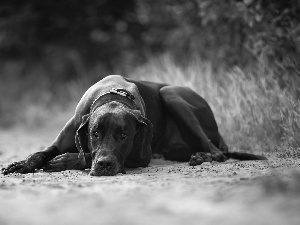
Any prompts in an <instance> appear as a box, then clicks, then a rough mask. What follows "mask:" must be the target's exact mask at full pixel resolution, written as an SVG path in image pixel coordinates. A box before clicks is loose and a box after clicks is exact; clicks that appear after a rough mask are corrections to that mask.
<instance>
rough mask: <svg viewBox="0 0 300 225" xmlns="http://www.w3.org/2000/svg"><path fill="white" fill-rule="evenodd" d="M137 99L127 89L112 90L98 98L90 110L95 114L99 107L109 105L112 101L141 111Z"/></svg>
mask: <svg viewBox="0 0 300 225" xmlns="http://www.w3.org/2000/svg"><path fill="white" fill-rule="evenodd" d="M134 99H135V97H134V96H133V95H132V94H131V93H130V92H129V91H127V90H126V89H123V88H118V89H116V88H112V89H111V90H110V91H108V92H105V93H104V94H102V95H100V96H99V97H97V98H96V99H95V100H94V101H93V103H92V105H91V108H90V112H94V111H95V110H96V109H97V108H98V107H100V106H102V105H104V104H106V103H109V102H111V101H117V102H120V103H122V104H124V105H126V106H127V107H129V108H131V109H135V110H137V109H139V108H138V106H137V105H136V103H135V101H134Z"/></svg>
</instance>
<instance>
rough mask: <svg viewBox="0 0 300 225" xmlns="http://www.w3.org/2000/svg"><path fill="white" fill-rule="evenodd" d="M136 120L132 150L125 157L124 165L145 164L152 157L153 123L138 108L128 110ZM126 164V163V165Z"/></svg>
mask: <svg viewBox="0 0 300 225" xmlns="http://www.w3.org/2000/svg"><path fill="white" fill-rule="evenodd" d="M129 112H130V114H131V115H133V116H134V117H135V118H136V120H137V122H138V128H137V129H138V130H137V133H136V135H135V138H134V143H133V147H132V151H131V153H130V154H129V156H128V157H127V160H126V162H128V163H126V166H129V167H135V166H147V165H148V163H149V162H150V160H151V157H152V150H151V140H152V136H153V125H152V123H151V122H150V120H148V119H147V118H146V117H144V116H142V114H141V111H139V110H130V111H129ZM127 164H128V165H127Z"/></svg>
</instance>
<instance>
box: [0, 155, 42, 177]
mask: <svg viewBox="0 0 300 225" xmlns="http://www.w3.org/2000/svg"><path fill="white" fill-rule="evenodd" d="M44 160H45V155H44V153H42V152H37V153H34V154H32V155H30V156H28V157H27V158H26V159H25V160H22V161H19V162H14V163H12V164H10V165H8V166H7V167H6V168H3V169H2V170H1V172H2V173H3V174H4V175H7V174H10V173H33V172H34V171H35V170H36V169H39V168H41V166H42V165H43V162H44Z"/></svg>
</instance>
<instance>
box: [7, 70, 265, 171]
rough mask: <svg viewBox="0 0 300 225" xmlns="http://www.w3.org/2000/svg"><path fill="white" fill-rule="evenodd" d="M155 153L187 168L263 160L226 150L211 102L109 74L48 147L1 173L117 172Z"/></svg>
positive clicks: (139, 164)
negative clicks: (186, 165)
mask: <svg viewBox="0 0 300 225" xmlns="http://www.w3.org/2000/svg"><path fill="white" fill-rule="evenodd" d="M78 152H79V153H78ZM154 153H156V154H160V155H161V154H162V155H163V156H164V158H165V159H168V160H176V161H189V160H190V165H191V166H195V165H199V164H201V163H203V162H205V161H212V160H214V161H219V162H222V161H224V160H226V159H227V158H228V157H233V158H236V159H241V160H261V159H266V158H265V157H263V156H257V155H252V154H247V153H229V152H228V148H227V146H226V144H225V142H224V140H223V138H222V137H221V135H220V134H219V131H218V126H217V123H216V121H215V118H214V115H213V113H212V111H211V109H210V107H209V105H208V104H207V102H206V101H205V100H204V99H203V98H202V97H200V96H199V95H198V94H197V93H195V92H194V91H192V90H191V89H189V88H187V87H180V86H168V85H165V84H160V83H152V82H143V81H134V80H130V79H127V78H124V77H122V76H119V75H111V76H108V77H106V78H104V79H102V80H100V81H99V82H98V83H96V84H95V85H93V86H92V87H90V88H89V89H88V90H87V91H86V93H85V94H84V95H83V97H82V99H81V100H80V102H79V103H78V105H77V108H76V111H75V115H74V116H73V117H72V118H71V119H70V120H69V122H68V123H67V124H66V125H65V127H64V128H63V129H62V131H61V132H60V133H59V135H58V136H57V138H56V139H55V140H54V142H53V144H52V145H51V146H49V147H48V148H46V149H45V150H44V151H42V152H37V153H34V154H32V155H30V156H29V157H28V158H27V159H26V160H24V161H21V162H15V163H12V164H11V165H9V166H7V167H6V168H4V169H2V172H3V173H4V174H8V173H13V172H18V173H30V172H34V171H35V170H36V169H40V168H43V169H44V170H46V171H62V170H67V169H80V170H81V169H87V168H91V171H90V174H91V175H95V176H103V175H115V174H117V173H119V172H122V173H125V169H124V168H125V167H146V166H147V165H148V164H149V162H150V160H151V158H152V154H154Z"/></svg>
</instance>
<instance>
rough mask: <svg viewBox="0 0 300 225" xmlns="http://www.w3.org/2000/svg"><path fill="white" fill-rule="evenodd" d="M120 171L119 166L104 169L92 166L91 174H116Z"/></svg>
mask: <svg viewBox="0 0 300 225" xmlns="http://www.w3.org/2000/svg"><path fill="white" fill-rule="evenodd" d="M119 172H122V171H121V170H120V169H118V168H117V166H115V167H113V168H110V169H102V168H97V166H92V168H91V171H90V176H114V175H116V174H118V173H119Z"/></svg>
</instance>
